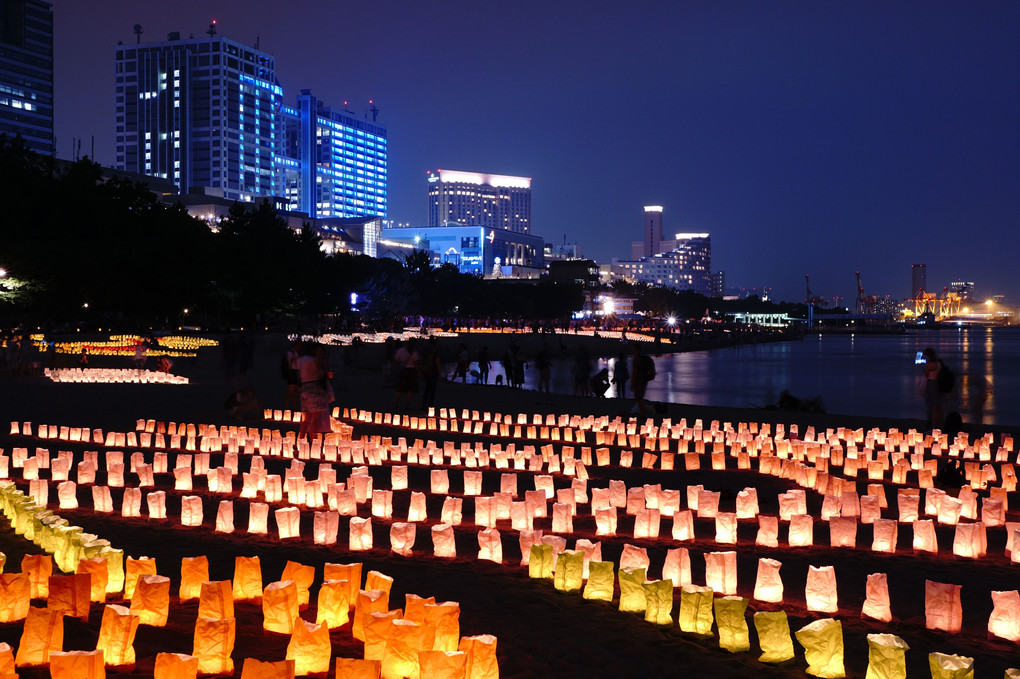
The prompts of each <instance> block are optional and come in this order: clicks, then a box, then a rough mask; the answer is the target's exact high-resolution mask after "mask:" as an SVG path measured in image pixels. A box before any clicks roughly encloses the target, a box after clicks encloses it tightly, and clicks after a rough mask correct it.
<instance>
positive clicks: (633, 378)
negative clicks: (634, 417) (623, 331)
mask: <svg viewBox="0 0 1020 679" xmlns="http://www.w3.org/2000/svg"><path fill="white" fill-rule="evenodd" d="M631 350H632V351H633V352H634V357H633V358H632V359H631V362H630V384H631V389H632V390H633V391H634V400H636V401H637V403H636V404H635V408H636V409H637V413H638V414H639V415H647V414H648V412H649V409H648V403H647V402H646V401H645V390H646V389H647V388H648V383H649V382H651V381H652V380H654V379H655V360H654V359H652V357H651V356H648V355H646V354H644V353H643V352H642V351H641V345H640V344H638V343H637V342H634V343H633V344H631Z"/></svg>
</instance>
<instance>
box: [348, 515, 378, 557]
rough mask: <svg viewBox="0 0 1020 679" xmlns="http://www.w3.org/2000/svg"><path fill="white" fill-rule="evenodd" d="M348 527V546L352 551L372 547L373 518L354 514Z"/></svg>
mask: <svg viewBox="0 0 1020 679" xmlns="http://www.w3.org/2000/svg"><path fill="white" fill-rule="evenodd" d="M348 529H349V538H348V546H349V548H350V549H351V550H352V551H365V550H369V549H372V543H373V538H372V519H369V518H361V517H357V516H353V517H351V520H350V523H349V524H348Z"/></svg>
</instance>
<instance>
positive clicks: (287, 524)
mask: <svg viewBox="0 0 1020 679" xmlns="http://www.w3.org/2000/svg"><path fill="white" fill-rule="evenodd" d="M273 514H274V516H275V517H276V530H277V534H278V535H279V536H280V539H281V540H288V539H291V538H299V537H301V510H300V509H298V508H297V507H281V508H280V509H277V510H274V511H273Z"/></svg>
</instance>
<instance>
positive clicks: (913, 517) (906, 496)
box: [896, 489, 921, 523]
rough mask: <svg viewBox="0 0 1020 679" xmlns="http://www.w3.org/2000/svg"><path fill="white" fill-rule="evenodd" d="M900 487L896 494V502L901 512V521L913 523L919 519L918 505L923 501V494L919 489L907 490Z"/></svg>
mask: <svg viewBox="0 0 1020 679" xmlns="http://www.w3.org/2000/svg"><path fill="white" fill-rule="evenodd" d="M905 490H906V489H900V491H899V492H898V493H897V494H896V503H897V507H898V508H899V512H900V522H901V523H913V522H914V521H917V520H918V506H919V505H920V503H921V495H920V493H919V492H918V491H914V492H905Z"/></svg>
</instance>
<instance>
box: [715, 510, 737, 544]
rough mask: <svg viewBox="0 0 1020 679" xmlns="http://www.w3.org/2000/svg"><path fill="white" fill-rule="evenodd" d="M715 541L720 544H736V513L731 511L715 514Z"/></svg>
mask: <svg viewBox="0 0 1020 679" xmlns="http://www.w3.org/2000/svg"><path fill="white" fill-rule="evenodd" d="M715 541H716V542H719V543H721V544H727V545H735V544H737V515H736V514H735V513H733V512H719V513H718V514H716V515H715Z"/></svg>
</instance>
